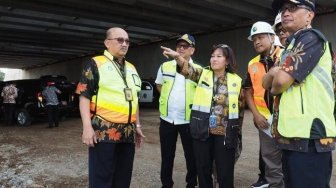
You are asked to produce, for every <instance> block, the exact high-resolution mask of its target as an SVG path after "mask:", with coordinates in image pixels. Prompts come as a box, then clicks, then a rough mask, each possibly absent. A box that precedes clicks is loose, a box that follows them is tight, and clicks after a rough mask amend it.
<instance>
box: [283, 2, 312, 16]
mask: <svg viewBox="0 0 336 188" xmlns="http://www.w3.org/2000/svg"><path fill="white" fill-rule="evenodd" d="M300 8H301V9H306V10H309V11H312V9H311V8H310V7H307V6H305V5H296V4H292V3H291V4H287V5H285V6H283V7H282V8H281V10H280V11H281V12H282V14H283V13H284V12H285V11H286V10H288V11H289V12H295V11H297V10H299V9H300Z"/></svg>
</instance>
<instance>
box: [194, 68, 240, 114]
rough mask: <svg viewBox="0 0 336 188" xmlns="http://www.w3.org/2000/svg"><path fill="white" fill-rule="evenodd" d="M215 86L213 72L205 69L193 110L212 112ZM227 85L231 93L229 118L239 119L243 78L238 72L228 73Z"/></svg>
mask: <svg viewBox="0 0 336 188" xmlns="http://www.w3.org/2000/svg"><path fill="white" fill-rule="evenodd" d="M213 87H214V83H213V72H212V71H211V70H207V69H203V72H202V75H201V77H200V80H199V81H198V86H197V88H196V92H195V96H194V102H193V106H192V109H193V110H195V111H200V112H205V113H210V109H211V103H212V97H213ZM227 87H228V95H229V119H238V117H239V103H238V102H239V101H238V99H239V94H240V89H241V78H240V77H239V76H238V75H236V74H231V73H227Z"/></svg>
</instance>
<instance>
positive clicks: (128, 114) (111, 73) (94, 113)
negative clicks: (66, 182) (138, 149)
mask: <svg viewBox="0 0 336 188" xmlns="http://www.w3.org/2000/svg"><path fill="white" fill-rule="evenodd" d="M104 44H105V47H106V48H107V50H105V51H104V54H103V55H100V56H96V57H93V58H92V59H91V60H90V61H89V62H88V63H87V64H86V65H85V67H84V70H83V72H82V76H81V78H80V81H79V83H78V86H77V90H76V93H78V94H79V95H80V98H79V100H80V102H79V107H80V113H81V117H82V123H83V134H82V142H83V144H85V145H87V146H88V147H89V187H90V188H100V187H113V188H126V187H129V186H130V183H131V177H132V168H133V160H134V152H135V146H140V144H141V143H142V140H143V137H144V135H143V134H142V131H141V125H140V122H139V109H138V95H137V94H138V92H139V91H140V88H141V80H140V78H139V75H138V73H137V71H136V69H135V67H134V66H133V65H132V64H131V63H129V62H128V61H126V60H125V55H126V53H127V51H128V47H129V39H128V34H127V32H126V31H125V30H123V29H121V28H110V29H109V30H107V32H106V39H105V41H104Z"/></svg>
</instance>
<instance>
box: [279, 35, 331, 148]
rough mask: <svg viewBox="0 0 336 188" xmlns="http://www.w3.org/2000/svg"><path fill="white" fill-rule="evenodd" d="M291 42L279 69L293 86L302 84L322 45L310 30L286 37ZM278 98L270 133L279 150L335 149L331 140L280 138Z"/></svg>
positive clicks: (320, 53)
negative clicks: (291, 46)
mask: <svg viewBox="0 0 336 188" xmlns="http://www.w3.org/2000/svg"><path fill="white" fill-rule="evenodd" d="M293 40H296V42H295V46H294V47H293V49H292V50H287V49H286V50H285V51H284V52H283V54H282V58H281V63H280V69H281V70H284V71H285V72H287V73H288V74H289V75H291V76H292V77H293V78H294V80H295V81H294V84H302V83H304V81H305V78H306V77H307V76H308V75H309V74H310V73H311V72H312V70H313V69H314V68H315V66H316V65H317V63H318V62H319V59H320V58H321V57H322V55H323V53H324V47H323V45H324V44H323V41H322V40H321V39H320V38H319V37H318V36H317V35H316V34H315V33H314V32H313V31H311V30H310V29H306V30H302V31H299V32H297V33H295V34H294V35H292V36H290V37H288V39H287V43H288V44H289V43H290V42H294V41H293ZM280 97H281V96H277V97H276V99H275V102H274V113H273V124H272V132H273V134H274V137H275V138H276V140H277V142H278V144H279V147H280V148H281V149H286V150H293V151H301V152H307V151H308V150H309V149H310V148H311V147H310V146H313V145H315V149H316V150H317V152H327V151H331V150H334V149H335V144H334V142H335V140H334V139H333V138H325V139H317V140H309V139H299V138H292V139H288V138H284V137H281V135H280V134H279V133H278V132H277V126H278V119H279V102H280ZM312 127H314V126H312ZM312 142H314V143H312Z"/></svg>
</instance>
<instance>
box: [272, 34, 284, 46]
mask: <svg viewBox="0 0 336 188" xmlns="http://www.w3.org/2000/svg"><path fill="white" fill-rule="evenodd" d="M274 46H280V47H281V48H283V47H284V46H282V44H281V42H280V39H279V37H278V36H276V35H275V36H274Z"/></svg>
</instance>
